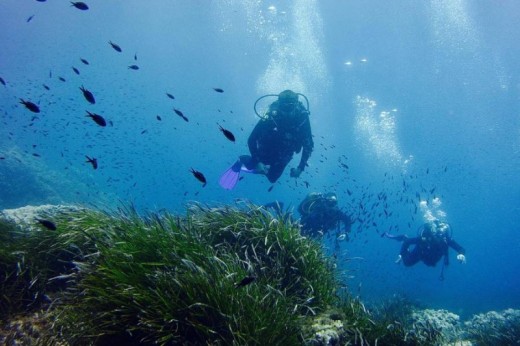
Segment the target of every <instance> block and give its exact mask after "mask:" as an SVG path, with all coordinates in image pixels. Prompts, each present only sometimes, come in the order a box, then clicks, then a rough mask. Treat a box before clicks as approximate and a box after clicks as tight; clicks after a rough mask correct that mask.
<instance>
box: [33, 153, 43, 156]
mask: <svg viewBox="0 0 520 346" xmlns="http://www.w3.org/2000/svg"><path fill="white" fill-rule="evenodd" d="M32 156H34V157H41V155H40V154H38V153H33V154H32Z"/></svg>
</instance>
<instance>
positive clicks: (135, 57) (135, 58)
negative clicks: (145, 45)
mask: <svg viewBox="0 0 520 346" xmlns="http://www.w3.org/2000/svg"><path fill="white" fill-rule="evenodd" d="M134 60H135V61H137V53H135V54H134Z"/></svg>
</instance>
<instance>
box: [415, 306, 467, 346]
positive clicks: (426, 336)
mask: <svg viewBox="0 0 520 346" xmlns="http://www.w3.org/2000/svg"><path fill="white" fill-rule="evenodd" d="M411 325H412V328H411V329H410V331H409V335H413V336H414V337H415V338H417V339H419V340H421V341H428V340H436V339H440V338H442V339H443V340H446V341H456V340H458V339H459V335H460V327H461V324H460V318H459V316H458V315H456V314H454V313H452V312H449V311H447V310H433V309H424V310H418V311H414V312H413V313H412V315H411Z"/></svg>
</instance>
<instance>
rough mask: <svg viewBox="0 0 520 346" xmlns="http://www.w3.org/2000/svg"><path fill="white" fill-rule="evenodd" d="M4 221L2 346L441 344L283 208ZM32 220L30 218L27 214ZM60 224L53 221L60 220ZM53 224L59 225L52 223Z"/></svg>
mask: <svg viewBox="0 0 520 346" xmlns="http://www.w3.org/2000/svg"><path fill="white" fill-rule="evenodd" d="M28 215H29V216H24V217H21V218H19V219H18V221H17V222H13V221H12V219H11V220H9V219H5V218H4V219H3V218H0V241H1V244H2V246H1V247H0V275H1V276H0V289H1V295H0V342H1V343H3V344H7V345H18V344H24V345H118V344H125V345H155V344H159V345H180V344H182V345H199V344H212V345H267V344H269V345H332V344H349V345H375V344H379V345H437V344H440V343H441V342H443V341H447V340H453V338H451V339H450V338H447V337H446V333H445V331H444V330H443V329H442V327H439V326H438V325H436V324H435V323H431V322H428V321H427V320H426V322H425V321H424V320H417V319H416V320H415V321H414V320H413V319H412V318H411V317H412V315H413V314H414V312H415V311H416V310H417V309H418V308H419V306H417V305H416V304H415V303H413V302H411V301H409V300H407V299H405V298H402V297H395V298H394V299H393V300H391V301H388V302H384V303H382V304H381V305H379V306H374V307H372V308H371V309H370V311H369V310H368V309H367V308H366V307H365V306H364V304H363V303H362V302H361V301H360V300H359V299H357V298H356V297H353V296H352V295H351V294H350V293H349V291H348V289H347V287H346V286H345V284H344V277H343V274H344V273H340V272H338V270H337V269H336V268H337V265H336V263H335V257H334V256H332V257H330V256H326V255H325V253H324V250H323V247H322V244H321V243H320V242H319V241H317V240H315V239H309V238H305V237H302V236H301V235H300V229H299V224H298V223H297V222H296V221H294V220H293V219H292V218H291V216H290V215H289V214H279V213H278V214H273V213H271V212H270V211H269V210H267V209H265V208H264V207H261V206H256V205H253V204H248V203H245V202H244V203H237V204H236V205H233V206H219V207H209V206H205V205H201V204H191V205H189V206H188V207H187V208H186V213H185V215H173V214H171V213H168V212H161V213H146V214H145V215H140V214H139V213H138V212H137V211H136V210H135V209H134V208H133V207H121V208H119V209H117V210H113V211H102V210H99V209H89V208H82V207H74V206H67V207H61V206H60V207H57V208H54V207H53V209H52V208H51V209H49V210H48V211H45V208H44V209H43V211H41V210H40V211H38V213H37V214H28ZM35 215H37V216H35ZM54 226H55V227H54ZM54 228H55V229H54Z"/></svg>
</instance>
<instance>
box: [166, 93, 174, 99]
mask: <svg viewBox="0 0 520 346" xmlns="http://www.w3.org/2000/svg"><path fill="white" fill-rule="evenodd" d="M166 96H168V97H169V98H171V99H172V100H175V96H173V95H172V94H169V93H166Z"/></svg>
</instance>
